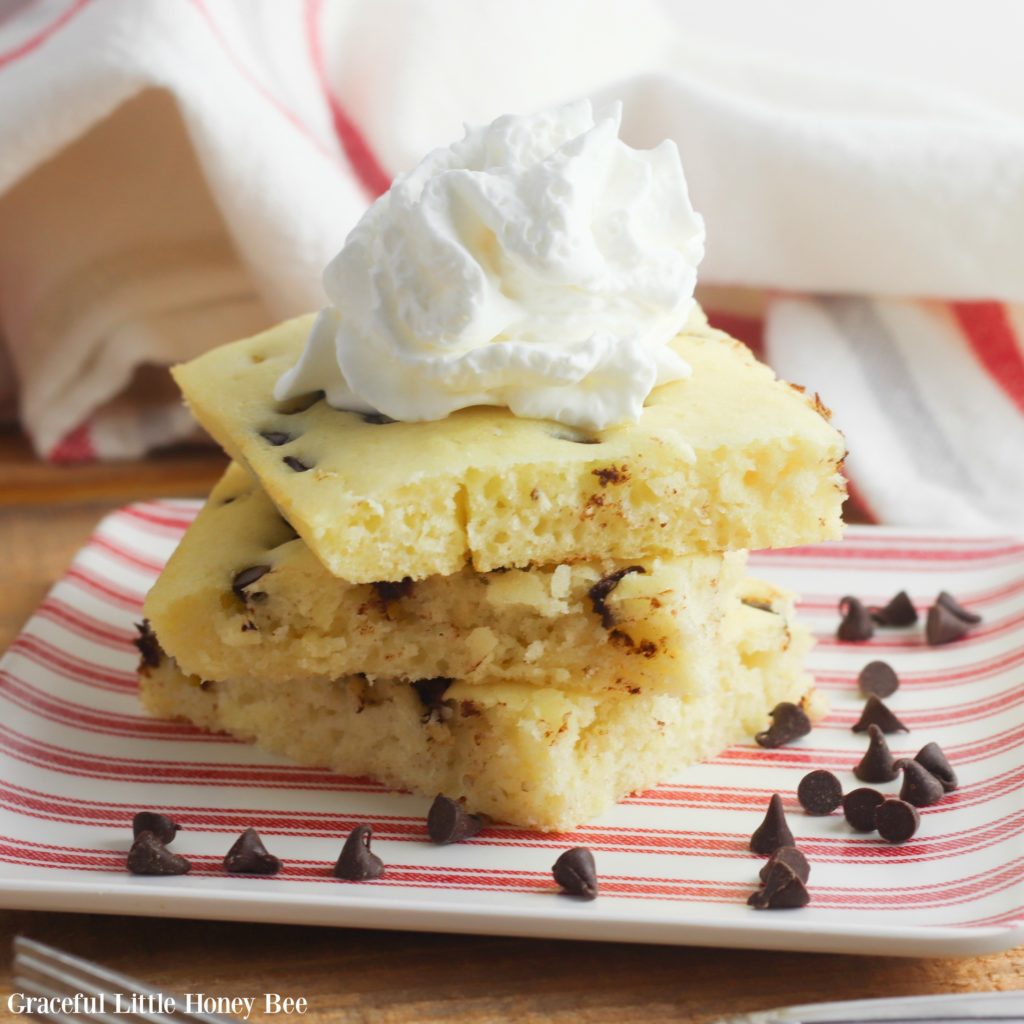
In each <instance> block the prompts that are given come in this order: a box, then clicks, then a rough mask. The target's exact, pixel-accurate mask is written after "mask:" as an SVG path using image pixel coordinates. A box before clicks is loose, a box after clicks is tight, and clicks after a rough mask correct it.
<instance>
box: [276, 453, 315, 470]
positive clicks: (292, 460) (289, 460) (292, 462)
mask: <svg viewBox="0 0 1024 1024" xmlns="http://www.w3.org/2000/svg"><path fill="white" fill-rule="evenodd" d="M281 461H282V462H283V463H284V464H285V465H286V466H287V467H288V468H289V469H293V470H295V472H296V473H305V472H306V470H308V469H312V468H313V467H312V466H309V465H307V464H306V463H305V462H303V461H302V459H299V458H296V457H295V456H294V455H286V456H285V457H284V458H283V459H282V460H281Z"/></svg>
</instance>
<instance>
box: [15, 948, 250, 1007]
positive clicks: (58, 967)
mask: <svg viewBox="0 0 1024 1024" xmlns="http://www.w3.org/2000/svg"><path fill="white" fill-rule="evenodd" d="M14 970H15V981H16V983H20V982H21V980H22V979H23V978H24V979H25V980H26V981H29V982H31V983H33V984H34V985H37V986H38V985H42V986H43V987H46V988H56V989H57V991H56V992H54V993H52V994H54V995H74V994H75V993H79V992H81V993H83V994H84V995H87V996H100V995H104V996H106V997H107V998H108V1000H111V1001H113V999H114V998H115V997H116V996H118V995H120V996H121V997H122V1000H123V1001H124V1003H129V1002H130V999H131V996H132V995H135V994H138V995H142V996H147V997H149V996H152V997H154V998H159V999H161V1000H162V1002H163V1003H164V1004H166V1003H167V1001H169V1000H170V999H172V998H173V999H174V1004H175V1008H174V1010H173V1011H170V1012H166V1013H162V1012H152V1013H150V1012H148V1011H147V1010H145V1009H138V1010H135V1011H134V1012H131V1013H127V1012H125V1013H118V1014H116V1016H111V1015H110V1014H107V1013H103V1014H98V1013H92V1014H89V1015H82V1016H77V1017H68V1016H64V1015H60V1014H57V1015H52V1016H50V1018H49V1019H51V1020H62V1021H69V1022H71V1021H82V1020H94V1021H97V1022H100V1021H102V1022H103V1024H129V1022H133V1021H134V1022H138V1024H167V1022H169V1021H175V1022H180V1024H238V1019H237V1018H236V1017H228V1016H224V1015H223V1014H219V1013H191V1012H188V1011H186V1010H184V1009H183V1007H184V1005H185V999H184V997H182V996H180V995H171V994H170V993H166V992H161V991H160V990H159V989H155V988H153V987H152V986H151V985H147V984H145V983H144V982H142V981H139V980H138V979H137V978H132V977H130V976H129V975H126V974H120V973H118V972H117V971H112V970H110V969H109V968H106V967H102V966H100V965H99V964H96V963H93V962H92V961H91V960H86V959H84V958H82V957H77V956H73V955H72V954H70V953H65V952H63V951H62V950H59V949H55V948H54V947H53V946H48V945H46V944H45V943H42V942H36V941H35V940H34V939H27V938H25V937H24V936H21V935H19V936H17V937H16V938H15V940H14Z"/></svg>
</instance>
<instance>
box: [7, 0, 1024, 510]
mask: <svg viewBox="0 0 1024 1024" xmlns="http://www.w3.org/2000/svg"><path fill="white" fill-rule="evenodd" d="M794 2H795V3H796V6H798V7H799V8H800V9H801V11H802V14H801V17H800V18H797V19H792V18H791V19H789V20H784V19H778V18H774V17H772V16H770V15H769V13H768V12H766V11H763V10H762V8H764V7H765V5H756V4H743V3H741V2H740V0H728V2H723V4H722V5H704V4H699V3H696V2H690V0H677V2H675V3H673V4H659V3H656V2H654V0H649V2H643V0H628V2H627V0H565V2H563V3H559V4H550V3H548V2H547V0H521V2H520V3H517V4H514V5H511V4H507V3H504V2H503V0H447V2H446V3H445V4H424V3H420V2H417V0H379V2H375V3H374V4H359V3H356V2H354V0H295V2H293V3H287V4H283V3H277V2H274V0H178V2H168V3H160V4H157V3H138V2H137V0H34V2H32V0H29V2H24V3H15V4H12V5H10V6H9V7H8V8H4V10H3V11H2V12H0V226H2V230H0V333H2V335H3V337H4V339H5V347H4V348H3V350H2V351H0V405H3V404H6V408H7V410H8V411H11V410H12V409H14V408H17V411H18V413H19V415H20V417H21V420H22V423H23V424H24V426H25V428H26V430H27V431H28V433H29V436H30V437H31V438H32V440H33V443H34V444H35V447H36V449H37V451H38V452H39V453H40V454H41V455H42V456H43V457H45V458H49V459H51V460H54V461H72V460H81V459H95V458H119V457H126V456H134V455H138V454H141V453H142V452H144V451H147V450H150V449H152V448H154V447H157V446H160V445H164V444H167V443H170V442H173V441H176V440H181V439H183V438H186V437H188V436H190V434H191V431H192V429H193V428H192V426H191V424H190V423H189V420H188V417H187V416H186V415H185V414H184V412H183V410H182V409H181V407H180V403H179V402H178V399H177V396H176V395H175V394H174V392H173V390H172V389H171V388H170V387H169V384H168V380H167V376H166V374H165V373H164V372H163V370H162V367H164V366H166V365H167V364H168V363H171V362H174V361H177V360H180V359H185V358H188V357H190V356H192V355H194V354H196V353H197V352H199V351H202V350H203V349H205V348H207V347H209V346H211V345H214V344H218V343H220V342H223V341H227V340H230V339H231V338H233V337H236V336H241V335H244V334H247V333H251V332H253V331H254V330H257V329H259V328H260V327H261V326H264V325H269V324H270V323H272V322H273V321H275V320H277V319H279V318H281V317H284V316H287V315H291V314H294V313H298V312H300V311H304V310H307V309H311V308H315V307H317V306H318V305H320V304H321V302H322V294H321V290H320V285H319V274H320V270H321V268H322V267H323V265H324V264H325V263H326V261H327V260H328V259H329V257H330V256H331V255H333V254H334V252H336V251H337V249H338V248H339V247H340V246H341V244H342V242H343V240H344V238H345V235H346V233H347V231H348V229H349V228H350V227H351V226H352V225H353V224H354V222H355V220H356V219H357V218H358V216H359V214H360V213H361V212H362V210H363V209H364V208H365V206H366V204H367V203H368V202H369V201H370V200H371V199H372V198H373V197H374V196H375V195H377V194H379V193H380V192H381V191H382V190H383V189H385V188H386V187H387V185H388V183H389V182H390V180H391V177H392V175H393V174H394V173H397V172H399V171H401V170H404V169H407V168H409V167H410V166H412V165H413V164H414V163H415V162H416V160H417V159H418V158H419V157H420V156H422V154H423V153H424V152H426V151H427V150H428V149H430V148H431V147H433V146H435V145H438V144H443V143H446V142H448V141H450V140H451V139H453V138H455V137H457V136H458V135H459V134H460V132H461V124H462V122H463V121H469V122H471V123H480V122H486V121H489V120H491V119H492V118H493V117H495V116H497V115H498V114H500V113H503V112H506V111H529V110H533V109H537V108H539V107H543V106H546V105H550V104H553V103H557V102H561V101H563V100H566V99H569V98H573V97H575V96H579V95H591V96H593V97H594V98H595V99H597V100H598V101H602V100H610V99H621V100H622V101H623V103H624V106H625V121H624V135H625V137H626V139H627V141H629V142H631V143H633V144H634V145H642V146H647V145H652V144H655V143H656V142H657V141H659V140H660V139H662V138H664V137H671V138H673V139H675V140H676V141H677V142H678V144H679V146H680V149H681V151H682V154H683V160H684V164H685V167H686V170H687V177H688V180H689V182H690V186H691V192H692V194H693V199H694V204H695V206H696V207H697V208H698V209H699V210H701V211H702V213H703V214H704V216H705V219H706V221H707V224H708V252H707V257H706V259H705V262H704V265H703V268H702V278H701V279H702V282H703V287H702V291H701V296H700V297H701V298H702V301H704V303H705V305H706V306H707V308H708V309H709V311H710V313H711V316H712V319H713V320H714V321H717V322H719V323H720V324H721V325H722V326H724V327H726V328H727V329H731V330H732V331H733V333H736V334H738V335H740V336H741V337H743V338H744V340H747V341H748V342H750V343H752V344H753V345H754V347H756V348H757V349H758V350H759V353H760V354H761V355H763V356H764V357H765V358H766V359H767V360H768V361H769V362H770V363H771V364H772V365H773V366H774V367H775V368H776V369H777V370H778V371H779V372H780V373H781V374H783V375H784V376H786V377H788V378H789V379H792V380H795V381H798V382H800V383H802V384H804V385H806V386H807V387H809V388H811V389H814V390H817V391H819V392H820V393H821V394H822V396H824V399H825V400H826V401H827V403H828V404H829V405H831V406H832V408H833V410H834V412H835V417H836V421H837V423H838V425H839V426H840V427H841V428H842V429H843V430H844V431H845V433H846V436H847V439H848V442H849V449H850V455H849V459H848V470H849V474H850V478H851V485H852V489H853V491H854V493H855V494H856V496H857V498H858V499H859V501H860V504H861V508H862V513H863V514H864V515H865V516H868V515H870V516H872V517H873V518H875V519H877V520H879V521H884V522H896V523H902V524H908V525H909V524H913V525H945V526H956V527H958V528H965V527H980V528H992V527H997V526H1003V527H1011V528H1020V527H1021V526H1024V514H1022V513H1021V511H1020V510H1021V508H1024V455H1022V454H1021V453H1024V340H1022V339H1024V275H1022V274H1021V273H1020V268H1021V266H1024V122H1022V120H1021V114H1022V113H1024V86H1021V87H1017V86H1016V85H1015V84H1014V83H1015V82H1016V80H1017V79H1019V77H1020V76H1019V75H1018V74H1016V71H1013V75H1014V76H1015V77H1007V76H1009V75H1010V70H1012V69H1015V68H1016V66H1017V64H1016V62H1017V56H1016V54H1015V52H1014V48H1013V40H1014V39H1015V38H1016V36H1017V35H1018V34H1019V33H1018V32H1017V31H1016V29H1017V28H1021V26H1020V25H1018V24H1017V22H1018V21H1019V20H1020V18H1019V16H1018V15H1016V14H1014V13H1013V12H1010V11H1008V10H1005V9H1004V11H1003V13H1002V15H1000V16H1001V17H1002V18H1003V19H1004V21H1005V22H1006V24H1003V23H1001V22H998V21H996V22H992V21H991V19H992V18H994V17H996V15H994V14H993V13H992V11H993V10H994V8H993V9H986V11H985V12H982V11H980V9H979V12H978V13H977V14H976V15H972V17H978V18H982V19H984V18H988V19H989V20H990V23H989V24H987V25H986V28H987V29H988V31H987V32H986V33H985V34H984V38H985V47H986V49H985V54H984V58H985V59H984V62H983V63H982V62H981V61H979V60H976V61H975V62H974V64H973V70H974V71H976V72H977V73H976V74H969V73H967V72H970V71H971V70H972V66H969V67H968V68H967V69H966V71H964V70H963V65H964V60H961V59H958V60H957V61H952V60H951V59H950V57H951V54H952V48H953V47H954V45H955V46H957V47H959V50H958V52H957V54H956V56H957V57H958V58H961V57H963V55H964V53H966V52H967V50H965V49H964V47H966V46H968V44H967V43H965V42H962V41H961V40H960V39H959V37H958V34H957V33H958V29H957V25H958V22H957V21H956V19H955V17H954V14H953V13H952V12H946V13H944V12H943V10H942V9H941V8H936V7H935V6H934V5H927V6H925V5H924V4H923V3H922V2H921V0H906V2H907V5H908V7H909V8H913V9H915V10H916V12H917V13H916V14H914V11H911V12H910V14H909V15H907V16H906V17H903V16H901V17H899V18H890V17H888V16H887V17H886V22H885V23H886V32H887V35H886V37H885V42H886V45H887V46H888V49H887V50H886V49H885V47H881V48H880V47H879V45H876V44H877V43H878V41H879V39H880V37H879V35H878V29H877V19H873V18H872V17H861V18H847V17H845V16H843V17H842V23H841V24H839V22H835V23H832V22H828V23H826V22H827V19H829V18H832V19H833V21H834V20H835V19H837V18H839V17H840V15H839V14H837V13H831V14H830V13H829V12H828V11H827V10H824V9H821V10H819V8H827V7H828V5H815V4H810V3H805V2H803V0H800V2H799V3H797V2H796V0H794ZM712 7H713V8H714V10H713V11H712V10H710V9H709V8H712ZM864 9H865V10H867V11H868V13H869V14H870V12H871V11H872V10H874V12H875V15H877V16H878V17H881V16H882V15H883V14H884V11H883V10H882V9H881V8H879V7H878V4H877V3H876V2H875V0H866V7H865V8H864ZM921 18H925V19H926V20H927V21H928V24H929V25H930V27H931V31H932V33H933V36H934V38H935V39H937V40H938V41H939V44H940V45H938V47H937V48H936V47H932V48H929V47H923V46H919V45H917V43H918V40H917V37H916V35H915V33H917V31H918V29H919V26H920V24H921V23H922V22H921ZM816 19H817V20H816ZM822 19H825V21H823V20H822ZM1015 26H1016V27H1015ZM584 29H585V30H584ZM826 29H827V30H828V31H826ZM840 30H841V31H840ZM815 31H817V35H815V36H814V38H813V39H812V38H811V36H810V35H808V33H813V32H815ZM801 33H803V34H801ZM901 33H902V36H903V37H904V38H903V42H904V44H905V45H902V46H900V45H898V44H899V40H900V38H901ZM889 36H893V39H891V40H890V39H889ZM829 40H833V41H832V43H829ZM812 44H813V45H812ZM889 44H891V45H889ZM943 45H945V47H946V51H943V49H942V46H943ZM830 46H831V49H830ZM883 50H884V52H883ZM884 53H889V54H890V55H891V57H892V59H891V60H890V62H889V64H888V65H887V66H880V64H881V65H884V63H885V62H884V60H882V57H884ZM880 54H881V55H882V56H879V55H880ZM968 63H969V62H968ZM1000 69H1002V70H1003V71H1006V75H1004V78H1003V79H1000V77H999V75H1000V73H1001V71H1000ZM737 296H738V298H737Z"/></svg>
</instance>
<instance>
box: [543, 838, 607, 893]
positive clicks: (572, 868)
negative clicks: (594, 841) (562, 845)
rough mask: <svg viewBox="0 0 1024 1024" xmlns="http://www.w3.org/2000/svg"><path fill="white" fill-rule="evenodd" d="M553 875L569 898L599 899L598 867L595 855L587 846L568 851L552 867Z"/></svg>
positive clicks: (575, 847)
mask: <svg viewBox="0 0 1024 1024" xmlns="http://www.w3.org/2000/svg"><path fill="white" fill-rule="evenodd" d="M551 874H552V875H553V876H554V879H555V881H556V882H557V883H558V884H559V885H560V886H561V888H562V892H563V893H565V894H566V895H567V896H579V897H580V898H581V899H585V900H593V899H596V898H597V892H598V881H597V866H596V865H595V863H594V855H593V854H592V853H591V852H590V850H589V849H587V847H585V846H574V847H573V848H572V849H571V850H566V851H565V853H563V854H562V855H561V856H560V857H559V858H558V860H556V861H555V863H554V864H553V865H552V867H551Z"/></svg>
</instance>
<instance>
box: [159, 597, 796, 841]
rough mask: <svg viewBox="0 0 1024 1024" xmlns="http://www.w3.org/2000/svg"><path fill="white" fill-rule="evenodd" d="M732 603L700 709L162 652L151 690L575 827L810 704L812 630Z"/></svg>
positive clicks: (164, 708) (174, 707)
mask: <svg viewBox="0 0 1024 1024" xmlns="http://www.w3.org/2000/svg"><path fill="white" fill-rule="evenodd" d="M750 586H751V587H752V588H753V589H750V590H748V593H749V594H750V595H751V596H752V597H753V598H755V599H757V600H759V601H762V602H766V603H768V602H771V601H773V600H774V598H775V592H774V591H773V590H772V589H771V588H768V587H761V588H760V589H758V585H757V584H751V585H750ZM733 604H734V606H733V607H732V609H731V610H730V612H729V614H728V616H727V620H726V623H725V626H724V632H723V642H722V643H721V644H720V645H719V646H718V658H717V662H716V664H715V665H714V667H713V668H711V669H710V672H711V676H712V678H710V679H709V680H707V681H706V682H705V683H700V684H698V683H696V682H694V684H693V685H692V686H690V687H689V688H688V689H690V690H692V691H693V692H694V693H696V694H699V695H697V696H690V697H680V696H677V695H673V694H668V693H655V692H652V691H643V692H639V693H630V692H622V691H619V692H615V693H601V694H598V693H588V692H586V691H584V690H581V689H572V690H569V689H560V688H557V687H535V686H529V685H525V684H520V683H501V682H496V683H487V682H483V683H477V684H469V683H465V682H462V681H453V682H451V683H449V684H448V685H447V686H446V687H444V688H441V689H437V690H434V691H432V692H430V693H425V692H424V691H423V690H422V689H421V688H418V687H416V686H415V685H410V684H409V683H406V682H401V681H396V680H387V679H378V680H376V681H373V682H370V681H368V680H366V679H365V678H364V677H362V676H350V677H344V678H340V679H324V678H316V679H308V680H303V681H297V682H294V683H291V684H287V685H281V684H278V683H270V682H266V681H261V680H258V679H254V678H252V677H244V678H239V679H235V680H231V681H227V682H213V681H209V680H205V681H204V680H201V679H200V678H199V677H198V676H189V675H187V674H185V673H184V672H183V671H182V670H181V669H180V667H179V666H178V665H177V664H176V662H175V660H174V659H173V658H171V657H169V656H168V655H165V654H160V653H159V651H151V657H150V664H144V665H143V666H142V667H141V669H140V693H141V698H142V703H143V704H144V706H145V707H146V708H147V709H148V710H149V711H150V712H151V713H152V714H154V715H157V716H159V717H164V718H180V719H186V720H188V721H190V722H192V723H194V724H195V725H197V726H199V727H201V728H203V729H210V730H218V731H223V732H227V733H230V734H231V735H233V736H235V737H237V738H239V739H242V740H244V741H247V742H252V743H255V744H257V745H258V746H260V747H262V748H263V749H265V750H268V751H272V752H275V753H278V754H283V755H285V756H287V757H289V758H292V759H293V760H295V761H298V762H301V763H303V764H307V765H315V766H318V767H324V768H329V769H332V770H334V771H336V772H339V773H342V774H344V775H349V776H370V777H371V778H373V779H376V780H377V781H379V782H381V783H383V784H384V785H386V786H389V787H393V788H395V789H402V790H406V791H411V792H413V793H419V794H422V795H423V796H425V797H433V796H434V795H436V794H437V793H444V794H446V795H447V796H449V797H451V798H453V799H461V800H463V801H465V803H466V805H467V807H468V809H469V810H471V811H476V812H482V813H485V814H488V815H490V816H491V817H492V818H494V819H496V820H498V821H503V822H508V823H511V824H514V825H519V826H523V827H526V828H531V829H540V830H545V831H557V830H565V829H570V828H573V827H574V826H576V825H579V824H581V823H583V822H585V821H589V820H590V819H592V818H594V817H596V816H598V815H600V814H602V813H603V812H604V811H606V810H607V809H608V808H609V807H611V806H612V804H613V803H614V802H615V801H616V800H620V799H622V798H623V797H625V796H627V795H628V794H630V793H633V792H637V791H640V790H644V789H648V788H650V787H651V786H653V785H655V784H656V783H658V782H660V781H664V780H665V779H668V778H670V777H672V776H673V775H674V774H675V773H677V772H678V771H679V770H680V769H681V768H682V767H684V766H685V765H688V764H692V763H694V762H696V761H700V760H703V759H705V758H708V757H711V756H713V755H715V754H717V753H718V752H719V751H721V750H722V749H724V748H725V747H726V746H728V745H730V744H732V743H735V742H740V741H742V740H745V739H749V737H750V736H752V735H753V734H754V733H755V732H756V731H758V730H760V729H763V728H765V727H766V726H767V724H768V712H769V711H770V710H771V709H772V708H773V707H774V706H775V705H776V704H777V703H779V702H780V701H793V702H798V701H801V700H804V701H805V703H808V704H809V703H810V700H809V696H808V695H809V693H810V688H811V680H810V679H809V677H808V676H807V675H805V674H804V671H803V659H804V655H805V653H806V651H807V649H808V648H809V646H810V643H811V641H810V638H809V636H808V634H807V633H806V631H805V630H804V629H803V628H802V627H799V626H792V625H791V624H790V623H789V622H788V621H787V620H786V618H785V617H784V616H782V615H778V614H775V613H771V612H765V611H763V610H762V609H761V608H758V607H754V606H747V605H743V604H741V603H740V602H739V601H738V600H737V599H734V602H733ZM811 713H812V715H813V709H811ZM382 809H383V810H386V808H382ZM425 812H426V804H424V814H425Z"/></svg>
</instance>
